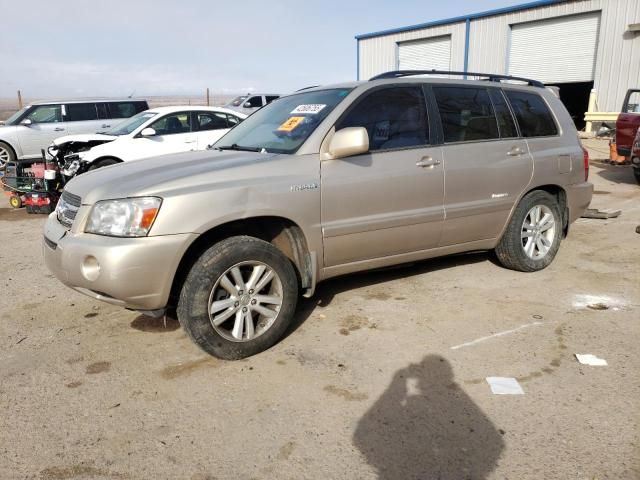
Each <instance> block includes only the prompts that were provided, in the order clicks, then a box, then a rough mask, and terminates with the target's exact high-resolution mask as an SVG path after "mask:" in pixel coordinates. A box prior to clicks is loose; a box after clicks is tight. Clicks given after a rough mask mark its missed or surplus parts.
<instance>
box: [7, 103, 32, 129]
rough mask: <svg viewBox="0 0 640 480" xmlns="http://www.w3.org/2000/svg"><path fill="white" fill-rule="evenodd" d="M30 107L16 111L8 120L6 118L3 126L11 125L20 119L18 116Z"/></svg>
mask: <svg viewBox="0 0 640 480" xmlns="http://www.w3.org/2000/svg"><path fill="white" fill-rule="evenodd" d="M30 107H31V105H27V106H26V107H24V108H22V109H20V110H18V111H17V112H16V113H14V114H13V115H11V116H10V117H9V118H7V119H6V120H5V122H4V124H5V125H13V124H14V122H15V121H16V120H17V119H18V118H20V116H21V115H22V114H23V113H24V112H26V111H27V108H30Z"/></svg>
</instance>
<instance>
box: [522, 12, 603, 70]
mask: <svg viewBox="0 0 640 480" xmlns="http://www.w3.org/2000/svg"><path fill="white" fill-rule="evenodd" d="M599 26H600V12H595V13H588V14H584V15H572V16H567V17H559V18H551V19H548V20H540V21H537V22H527V23H520V24H515V25H512V27H511V50H510V52H509V74H510V75H516V76H522V77H528V78H533V79H536V80H541V81H543V82H545V83H568V82H590V81H592V80H593V71H594V68H595V64H596V50H597V47H598V29H599Z"/></svg>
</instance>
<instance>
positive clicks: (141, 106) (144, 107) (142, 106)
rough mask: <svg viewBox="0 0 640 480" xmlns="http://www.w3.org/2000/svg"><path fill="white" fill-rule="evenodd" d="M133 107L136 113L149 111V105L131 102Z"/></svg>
mask: <svg viewBox="0 0 640 480" xmlns="http://www.w3.org/2000/svg"><path fill="white" fill-rule="evenodd" d="M133 107H134V108H135V110H136V113H140V112H144V111H145V110H149V105H148V104H147V102H133Z"/></svg>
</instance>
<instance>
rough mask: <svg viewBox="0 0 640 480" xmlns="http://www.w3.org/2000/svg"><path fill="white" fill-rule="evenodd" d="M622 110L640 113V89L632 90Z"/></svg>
mask: <svg viewBox="0 0 640 480" xmlns="http://www.w3.org/2000/svg"><path fill="white" fill-rule="evenodd" d="M622 111H623V112H624V113H640V90H633V91H631V93H630V94H629V99H628V100H627V102H626V103H625V105H624V107H623V109H622Z"/></svg>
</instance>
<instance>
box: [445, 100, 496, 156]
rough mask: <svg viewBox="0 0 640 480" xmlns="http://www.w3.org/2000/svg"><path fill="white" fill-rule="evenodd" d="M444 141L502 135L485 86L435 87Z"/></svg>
mask: <svg viewBox="0 0 640 480" xmlns="http://www.w3.org/2000/svg"><path fill="white" fill-rule="evenodd" d="M433 92H434V94H435V97H436V102H437V104H438V111H439V112H440V120H441V122H442V131H443V133H444V141H445V143H452V142H474V141H478V140H490V139H494V138H499V133H498V123H497V121H496V116H495V114H494V111H493V106H492V104H491V100H490V99H489V93H488V92H487V89H486V88H469V87H433Z"/></svg>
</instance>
